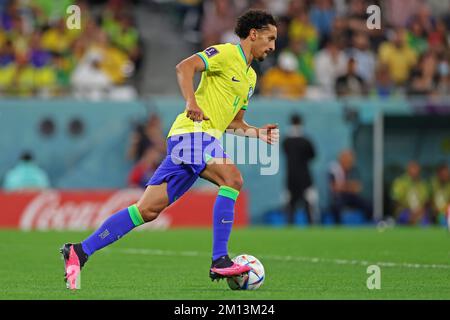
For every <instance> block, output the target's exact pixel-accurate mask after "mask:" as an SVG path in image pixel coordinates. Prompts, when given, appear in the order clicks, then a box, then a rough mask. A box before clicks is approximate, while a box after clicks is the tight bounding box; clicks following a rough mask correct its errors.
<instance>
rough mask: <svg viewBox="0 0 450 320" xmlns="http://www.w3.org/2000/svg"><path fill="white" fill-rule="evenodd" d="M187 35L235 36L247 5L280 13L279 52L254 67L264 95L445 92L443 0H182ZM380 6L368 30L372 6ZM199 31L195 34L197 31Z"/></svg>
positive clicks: (446, 6) (212, 40) (449, 17)
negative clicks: (378, 23)
mask: <svg viewBox="0 0 450 320" xmlns="http://www.w3.org/2000/svg"><path fill="white" fill-rule="evenodd" d="M178 2H179V3H180V12H181V13H182V15H181V17H182V19H183V24H182V26H183V31H184V33H185V37H186V39H190V40H192V39H194V40H195V39H197V42H198V44H199V49H202V48H206V47H208V46H210V45H213V44H217V43H223V42H237V41H239V39H237V37H236V36H235V35H234V34H233V27H234V24H235V20H236V17H237V16H238V15H239V14H240V13H242V12H243V11H244V10H246V9H247V8H250V7H251V8H258V9H265V10H268V11H269V12H272V13H273V14H274V15H276V16H277V17H278V23H279V25H278V40H277V44H276V45H277V50H276V54H275V56H274V57H273V58H272V59H269V60H268V61H267V62H266V63H264V64H262V65H258V66H256V68H257V69H258V70H257V71H258V73H259V75H260V78H259V79H260V84H261V86H260V88H259V90H260V92H259V93H261V94H262V95H265V96H272V97H281V98H288V99H298V98H301V97H305V96H307V97H311V98H315V97H318V98H323V97H335V96H347V95H357V96H361V95H362V96H367V95H370V96H377V97H389V96H393V95H402V96H405V95H408V96H414V95H421V96H423V95H425V96H432V97H435V96H446V95H448V94H449V91H450V72H449V54H450V51H449V32H448V30H449V28H450V2H449V1H447V0H444V1H442V0H382V1H376V0H372V1H367V0H270V1H269V0H247V1H240V0H239V1H234V0H206V1H200V0H179V1H178ZM373 4H375V5H379V7H380V8H381V17H380V18H381V29H373V30H370V29H369V28H368V27H367V20H368V18H369V16H370V14H368V13H367V12H366V10H367V8H368V6H369V5H373ZM196 32H197V37H194V36H192V35H195V34H196Z"/></svg>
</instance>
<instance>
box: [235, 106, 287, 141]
mask: <svg viewBox="0 0 450 320" xmlns="http://www.w3.org/2000/svg"><path fill="white" fill-rule="evenodd" d="M244 115H245V110H241V111H239V112H238V113H237V115H236V117H234V119H233V121H232V122H231V123H230V125H229V126H228V128H227V129H231V130H233V132H230V133H233V134H235V135H238V136H245V137H249V138H259V139H261V140H263V141H264V142H267V143H268V144H274V143H277V142H278V140H279V136H280V134H279V130H278V125H277V124H266V125H264V126H262V127H261V128H258V127H255V126H252V125H249V124H248V123H247V122H246V121H245V120H244Z"/></svg>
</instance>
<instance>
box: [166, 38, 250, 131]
mask: <svg viewBox="0 0 450 320" xmlns="http://www.w3.org/2000/svg"><path fill="white" fill-rule="evenodd" d="M197 55H198V56H199V57H200V58H201V59H202V60H203V62H204V64H205V70H204V71H203V73H202V77H201V80H200V84H199V86H198V88H197V90H196V91H195V99H196V100H197V104H198V106H199V107H200V108H201V109H202V111H203V113H204V115H205V116H206V117H208V118H209V120H203V121H202V122H200V123H199V122H194V121H192V120H191V119H189V118H187V117H186V111H184V112H183V113H180V114H179V115H178V116H177V118H176V119H175V122H174V123H173V125H172V128H171V129H170V131H169V134H168V137H170V136H173V135H177V134H184V133H191V132H207V133H208V134H210V135H211V136H213V137H215V138H217V139H219V138H220V137H221V136H222V134H223V133H224V131H225V130H226V129H227V127H228V126H229V124H230V123H231V122H232V121H233V119H234V117H235V116H236V114H237V113H238V112H239V111H240V110H246V109H247V106H248V102H249V99H250V97H251V96H252V94H253V92H254V89H255V85H256V72H255V70H253V68H252V67H251V66H248V65H247V59H246V58H245V54H244V51H243V50H242V47H241V46H240V45H239V44H238V45H235V44H231V43H227V44H219V45H215V46H211V47H209V48H207V49H206V50H204V51H202V52H198V53H197Z"/></svg>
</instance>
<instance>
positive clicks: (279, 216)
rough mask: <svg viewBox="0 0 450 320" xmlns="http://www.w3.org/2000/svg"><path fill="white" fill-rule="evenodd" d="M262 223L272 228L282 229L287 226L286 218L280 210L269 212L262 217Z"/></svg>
mask: <svg viewBox="0 0 450 320" xmlns="http://www.w3.org/2000/svg"><path fill="white" fill-rule="evenodd" d="M264 223H265V224H269V225H271V226H273V227H283V226H285V225H286V224H287V217H286V214H285V213H284V212H283V211H281V210H271V211H268V212H267V213H266V214H265V215H264Z"/></svg>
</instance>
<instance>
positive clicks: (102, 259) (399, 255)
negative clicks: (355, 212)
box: [0, 228, 450, 300]
mask: <svg viewBox="0 0 450 320" xmlns="http://www.w3.org/2000/svg"><path fill="white" fill-rule="evenodd" d="M88 235H89V232H55V231H53V232H20V231H12V230H2V231H0V299H51V300H53V299H69V300H76V299H151V300H166V299H177V300H178V299H186V300H197V299H208V300H216V299H217V300H233V299H273V300H278V299H288V300H292V299H296V300H297V299H308V300H309V299H333V300H334V299H450V246H449V242H450V235H449V233H448V231H447V230H446V229H444V228H391V229H387V230H385V231H384V232H380V231H379V230H377V229H376V228H354V229H346V228H311V229H298V228H291V229H269V228H250V229H235V230H233V233H232V235H231V240H230V244H229V245H230V251H231V254H234V255H237V254H241V253H247V254H252V255H254V256H256V257H258V258H260V260H261V262H262V263H263V265H264V267H265V269H266V279H265V282H264V284H263V285H262V287H261V288H260V289H258V290H256V291H232V290H230V289H229V288H228V286H227V284H226V281H220V282H219V283H217V282H211V281H210V279H209V277H208V269H209V265H210V250H211V231H210V230H209V229H178V230H168V231H134V232H131V233H130V234H128V235H127V236H126V237H124V238H122V239H121V240H120V241H118V242H116V243H114V244H113V245H111V246H110V247H108V248H106V249H104V250H101V251H99V252H97V253H95V255H94V256H92V257H91V259H90V260H89V262H88V263H87V264H86V266H85V268H84V269H83V272H82V277H81V290H79V291H76V292H72V291H70V290H67V289H66V288H65V284H64V282H63V273H64V272H63V261H62V260H61V257H60V254H59V248H60V246H61V245H62V244H63V243H64V242H77V241H80V240H82V239H84V238H85V237H86V236H88ZM379 262H383V263H384V264H382V266H380V268H381V289H380V290H369V289H368V288H367V286H366V282H367V278H368V277H369V276H370V274H367V266H368V265H371V264H377V263H379ZM386 263H388V264H387V265H386ZM389 263H393V264H389ZM410 264H414V265H410ZM416 264H417V265H416ZM433 265H434V267H433ZM436 265H437V266H438V267H439V268H437V267H436Z"/></svg>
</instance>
